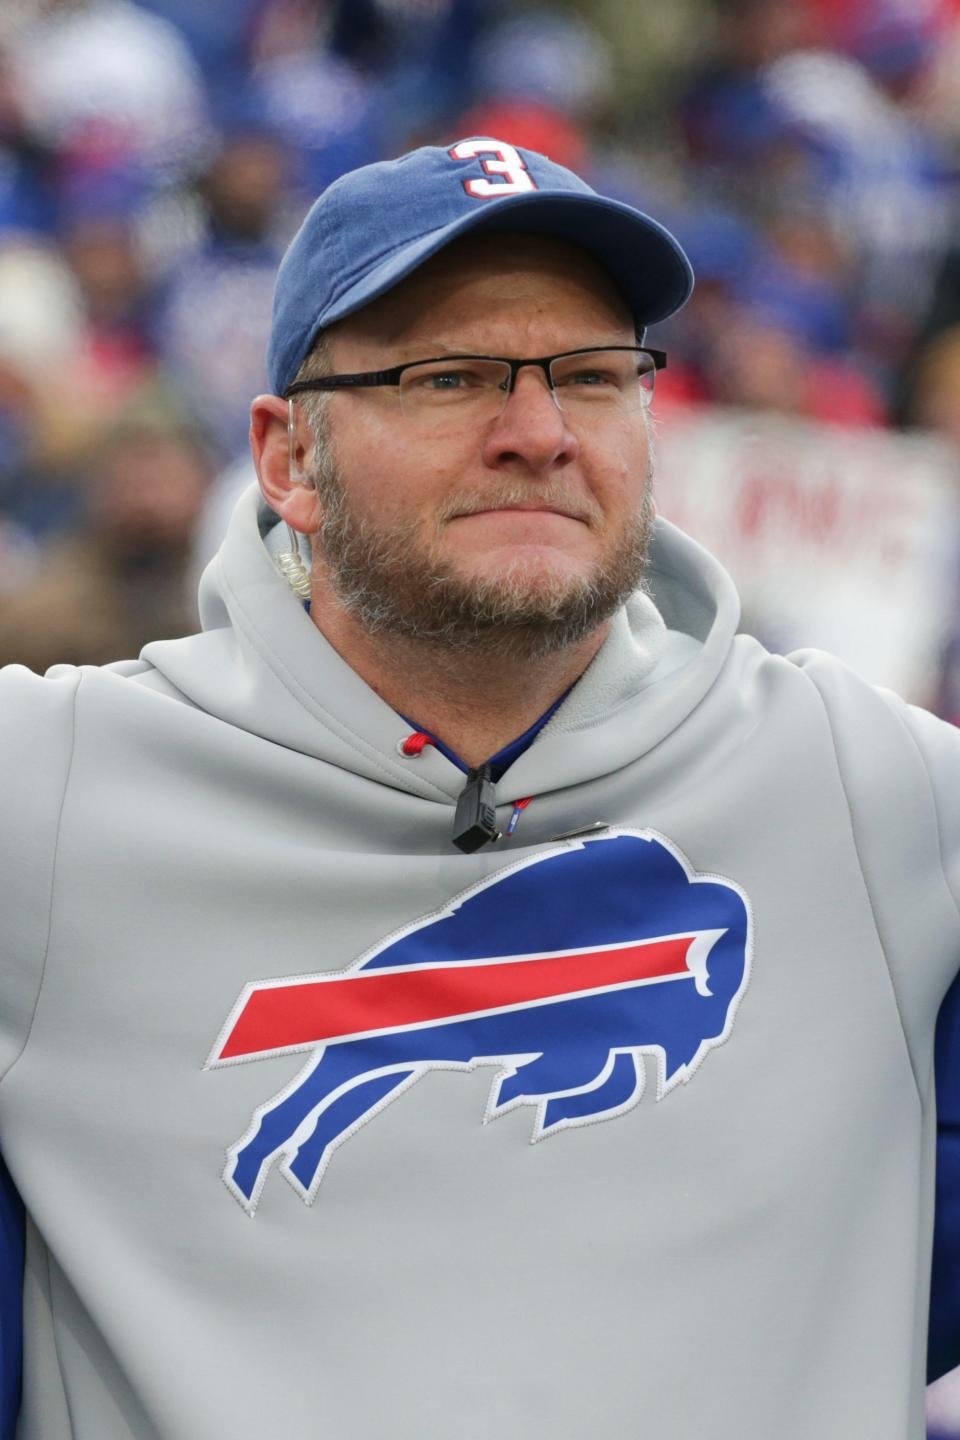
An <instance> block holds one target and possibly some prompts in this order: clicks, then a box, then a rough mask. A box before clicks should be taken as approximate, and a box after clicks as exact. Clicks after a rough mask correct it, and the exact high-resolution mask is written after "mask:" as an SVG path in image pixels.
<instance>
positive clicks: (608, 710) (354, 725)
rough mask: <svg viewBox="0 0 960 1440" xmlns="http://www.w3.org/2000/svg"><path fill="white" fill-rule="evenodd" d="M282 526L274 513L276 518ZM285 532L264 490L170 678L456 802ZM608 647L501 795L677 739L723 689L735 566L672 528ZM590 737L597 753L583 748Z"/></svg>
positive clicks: (457, 781) (447, 779) (239, 519)
mask: <svg viewBox="0 0 960 1440" xmlns="http://www.w3.org/2000/svg"><path fill="white" fill-rule="evenodd" d="M271 518H272V517H271ZM282 533H283V532H282V530H281V529H280V527H279V526H276V524H275V522H274V524H273V526H272V528H271V525H270V519H269V518H264V517H263V512H262V507H261V505H260V497H259V492H258V490H257V488H256V486H252V487H251V488H250V489H249V490H248V491H247V492H245V494H244V495H243V496H242V497H241V499H240V500H239V502H238V504H237V507H236V509H235V511H234V513H233V517H232V519H231V523H230V526H229V528H228V531H227V535H226V538H225V540H224V542H223V545H222V546H221V549H220V551H219V552H218V554H217V555H216V557H215V558H214V559H213V560H212V561H211V563H210V565H209V566H208V567H207V569H206V571H205V572H204V575H203V577H202V580H201V584H200V617H201V623H202V626H203V634H202V635H200V636H192V637H190V638H188V639H186V640H175V641H158V642H155V643H153V644H151V645H148V646H147V647H146V648H145V649H144V651H143V655H142V660H143V661H145V662H148V663H149V664H150V665H151V666H152V667H153V668H154V670H155V672H156V675H157V677H158V678H161V679H162V680H163V681H165V682H166V684H167V685H168V686H169V687H171V688H172V689H173V690H175V691H176V692H177V694H178V696H179V697H181V698H183V699H185V700H187V701H188V702H190V703H191V704H193V705H195V706H197V707H198V708H199V709H201V710H203V711H205V712H206V713H207V714H210V715H213V716H216V717H217V718H219V719H221V720H223V721H226V722H227V723H228V724H230V725H233V726H237V727H239V728H240V729H242V730H244V731H246V732H248V733H251V734H254V735H258V736H261V737H262V738H264V739H266V740H270V741H272V742H274V743H276V744H278V745H283V746H286V747H288V748H290V749H293V750H296V751H299V752H300V753H302V754H305V755H310V756H313V757H315V758H316V759H319V760H324V761H327V762H328V763H330V764H332V765H336V766H338V767H340V768H342V769H345V770H348V771H352V772H354V773H356V774H359V775H363V776H365V777H366V778H368V779H371V780H375V781H378V782H380V783H382V784H385V785H389V786H392V787H394V788H397V789H400V790H403V791H406V792H407V793H410V794H413V795H418V796H420V797H422V798H424V799H433V800H444V801H446V802H447V803H452V802H455V801H456V798H457V796H458V795H459V794H460V792H461V790H462V788H463V773H462V771H460V770H459V769H458V768H457V767H456V766H455V765H454V764H453V763H452V762H451V761H449V760H447V759H446V758H445V757H444V756H443V755H441V754H440V753H439V752H438V751H436V750H435V749H433V748H430V749H428V750H427V751H425V752H424V753H423V754H422V755H420V756H418V757H417V759H416V762H415V763H411V760H410V759H409V758H408V757H406V756H404V755H403V754H402V753H401V752H400V750H399V748H398V747H399V745H400V743H401V742H402V741H403V740H404V739H405V738H406V736H407V735H408V734H409V733H410V731H409V726H408V725H407V724H406V722H405V721H404V720H403V719H402V718H401V717H400V716H399V715H398V714H397V712H396V711H395V710H393V709H392V707H391V706H389V705H388V704H387V703H386V702H385V701H384V700H382V699H381V698H380V697H379V696H378V695H377V694H376V693H375V692H374V691H373V690H372V689H371V688H370V687H369V686H368V685H367V684H366V682H365V681H364V680H362V679H361V678H360V676H359V675H358V674H357V673H356V672H355V671H354V670H353V669H351V667H350V666H349V665H348V664H347V663H346V662H345V661H344V660H343V659H342V658H341V657H340V655H339V654H338V653H337V652H336V651H335V650H334V649H333V647H332V646H331V645H330V644H329V643H328V642H327V641H326V639H325V638H324V637H323V635H322V634H321V633H320V631H319V630H318V629H317V627H316V626H315V625H314V624H313V623H312V621H311V620H310V618H309V616H308V615H307V614H306V612H305V611H304V609H303V606H302V604H301V602H300V601H299V600H298V599H297V598H296V597H295V596H294V595H293V593H292V592H291V591H290V589H289V587H288V586H287V584H286V582H285V580H284V579H283V578H282V576H281V575H280V573H279V571H278V569H277V566H276V563H275V561H274V559H273V555H272V553H271V550H275V549H276V548H277V546H276V540H277V538H278V537H279V536H280V535H282ZM648 584H649V592H650V593H649V594H646V593H638V594H636V595H635V596H633V597H632V599H631V600H630V601H629V602H628V604H627V605H626V606H625V607H624V609H623V610H621V611H620V612H619V613H618V614H617V616H616V617H615V618H614V621H613V624H612V626H611V630H610V634H609V635H608V637H607V639H606V641H605V642H604V645H603V646H602V648H601V650H600V651H599V653H598V654H597V656H596V657H595V658H594V660H593V661H592V663H591V664H590V665H589V666H588V668H587V670H586V671H585V672H584V674H583V675H582V676H581V678H580V680H579V681H578V682H577V683H576V685H575V686H574V687H573V689H572V690H571V692H570V694H569V695H568V696H567V698H566V700H565V701H564V703H563V704H562V705H561V706H560V707H559V709H558V710H557V711H556V713H555V714H554V716H553V717H552V718H551V720H550V722H549V724H548V725H547V726H545V727H544V729H543V731H542V732H541V734H540V735H539V736H538V737H537V739H536V741H535V742H534V744H533V745H532V746H531V747H530V749H529V750H527V751H526V752H525V753H524V754H523V755H521V756H520V758H519V759H518V760H517V761H515V762H514V764H513V765H512V766H511V767H510V769H509V770H508V771H507V772H506V774H505V775H504V776H503V779H502V780H501V781H500V784H499V786H498V795H499V796H500V798H502V799H510V798H513V797H514V796H516V795H527V794H542V793H545V792H546V791H549V790H554V789H557V788H560V787H563V786H567V785H572V784H577V783H580V782H582V781H584V780H589V779H592V778H596V777H598V776H601V775H605V774H608V773H609V772H611V771H614V770H617V769H619V768H621V767H622V766H623V765H624V764H625V763H627V762H628V761H629V760H631V759H637V758H639V756H640V755H642V754H643V753H644V752H645V751H646V750H647V749H650V748H652V747H653V746H654V745H656V744H657V743H658V742H659V741H660V740H661V739H662V738H663V737H664V736H665V735H666V734H668V733H669V732H670V731H672V730H673V729H675V728H676V726H677V725H678V724H679V723H680V721H681V720H682V719H683V718H684V716H685V715H686V714H687V713H688V712H689V711H691V710H692V709H693V708H694V706H696V705H697V704H698V703H699V701H700V700H701V699H702V698H703V695H704V694H705V692H706V691H707V690H708V689H709V687H710V686H711V685H712V684H713V682H714V680H715V678H716V676H717V674H718V672H719V670H720V668H721V666H722V665H723V663H724V660H725V658H726V656H727V654H728V651H729V648H730V644H731V642H732V639H733V636H734V633H735V631H736V626H737V622H738V619H739V603H738V600H737V595H736V591H735V589H734V587H733V584H732V582H731V580H730V579H729V577H728V576H727V574H726V573H725V571H724V570H723V569H722V568H721V566H720V565H718V564H717V562H716V561H715V560H713V559H712V557H711V556H709V555H708V554H707V553H706V551H704V550H702V549H701V548H700V547H699V546H698V545H696V544H695V543H694V542H693V541H692V540H690V539H689V538H688V537H687V536H685V535H683V534H682V533H681V532H680V531H679V530H677V529H675V528H674V527H673V526H672V525H670V524H669V523H667V522H666V521H664V520H658V521H657V524H656V527H655V532H654V538H653V545H652V551H651V563H650V567H649V571H648ZM572 733H577V734H578V735H581V736H582V737H583V738H584V743H583V744H581V745H576V746H571V745H570V743H569V737H570V735H571V734H572Z"/></svg>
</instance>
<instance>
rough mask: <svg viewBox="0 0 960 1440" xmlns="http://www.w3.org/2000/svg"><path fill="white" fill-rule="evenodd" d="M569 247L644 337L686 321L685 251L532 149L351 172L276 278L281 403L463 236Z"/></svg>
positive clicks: (480, 150)
mask: <svg viewBox="0 0 960 1440" xmlns="http://www.w3.org/2000/svg"><path fill="white" fill-rule="evenodd" d="M491 230H511V231H524V232H529V233H533V234H543V235H554V236H558V237H560V238H561V239H564V240H571V241H573V242H574V243H575V244H577V245H580V246H581V247H582V248H583V249H584V250H586V251H588V252H589V253H590V254H591V255H593V256H594V257H595V259H596V260H597V261H598V262H599V263H600V264H601V265H602V266H603V267H604V269H605V270H606V271H607V272H608V273H609V275H610V277H611V279H612V280H613V282H614V284H615V285H616V286H617V288H618V289H619V290H620V293H621V294H622V295H623V298H624V300H625V302H626V304H627V305H628V306H629V307H630V309H631V311H632V313H633V317H634V320H635V322H636V324H637V327H638V329H643V328H644V327H645V326H647V325H652V324H653V323H654V322H655V321H658V320H665V319H666V318H667V316H668V315H672V314H673V313H674V311H676V310H679V309H680V307H681V305H683V304H684V303H685V302H686V301H687V299H688V298H689V296H690V292H691V291H692V289H693V271H692V269H691V267H690V262H689V260H688V259H687V257H686V255H685V254H684V253H683V250H682V249H681V248H680V245H679V243H678V242H677V241H676V240H675V239H674V237H673V236H672V235H671V234H670V232H669V231H668V230H665V229H664V227H663V226H662V225H659V224H658V223H657V221H656V220H651V219H650V217H649V216H647V215H643V214H641V212H640V211H639V210H635V209H634V208H633V207H632V206H631V205H624V204H622V203H621V202H620V201H619V200H609V199H607V198H606V196H603V195H598V194H597V192H596V191H595V190H592V189H591V188H590V186H589V185H588V184H586V182H585V181H583V180H581V179H580V177H579V176H578V175H575V174H574V173H573V171H572V170H567V169H565V168H564V167H563V166H562V165H555V164H554V162H553V161H552V160H548V159H547V158H546V156H544V155H538V154H537V153H536V151H534V150H521V149H518V148H517V147H515V146H513V145H508V144H506V143H505V142H504V141H502V140H493V139H490V138H489V137H480V136H474V137H472V138H470V139H467V140H460V141H458V142H457V143H456V144H454V145H451V146H450V147H449V148H444V147H442V146H433V145H430V146H424V147H423V148H422V149H420V150H412V151H411V152H410V153H409V154H407V155H401V156H400V157H399V159H397V160H384V161H379V162H377V163H376V164H374V165H364V166H363V167H362V168H361V169H359V170H351V171H350V172H349V174H346V175H342V176H341V177H340V179H339V180H335V181H334V182H333V184H332V185H330V186H329V187H328V188H327V189H326V190H324V192H323V194H322V195H321V196H320V197H319V199H318V200H316V201H315V202H314V204H313V205H312V207H311V208H310V210H309V211H308V212H307V215H306V218H305V219H304V221H303V224H302V225H301V226H300V229H299V230H298V231H297V233H296V235H295V236H294V237H293V240H292V241H291V242H290V247H289V249H288V250H287V253H286V255H285V256H284V258H283V260H282V262H281V265H280V270H279V272H278V275H277V285H276V291H275V294H274V302H273V325H272V329H271V333H270V344H269V347H268V349H267V371H268V374H269V377H270V384H271V385H272V386H273V389H274V393H275V394H277V395H282V394H284V392H285V391H286V389H287V386H288V385H290V384H292V383H293V380H294V377H295V376H296V373H297V371H298V369H299V368H300V365H301V364H302V363H303V360H304V359H305V357H306V356H307V354H308V353H309V351H310V348H311V346H312V345H313V342H314V341H315V339H316V338H317V335H318V334H319V333H320V331H321V330H324V329H326V327H327V326H328V325H332V324H333V323H334V321H335V320H342V319H343V318H344V316H346V315H351V314H353V312H354V311H355V310H360V309H362V307H363V306H364V305H368V304H369V303H370V301H371V300H376V299H377V297H378V296H379V295H384V294H386V292H387V291H388V290H391V289H392V288H393V287H394V285H397V284H399V282H400V281H401V280H403V279H404V278H405V277H406V276H407V275H409V274H410V273H411V272H412V271H413V270H416V269H417V267H418V266H419V265H422V264H423V262H424V261H425V260H428V259H429V258H430V256H431V255H435V254H436V253H437V251H438V250H442V249H443V248H444V246H446V245H449V244H450V242H451V241H453V240H457V239H459V238H460V236H461V235H466V234H477V233H481V232H486V231H491Z"/></svg>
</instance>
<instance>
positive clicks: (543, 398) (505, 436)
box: [483, 365, 579, 472]
mask: <svg viewBox="0 0 960 1440" xmlns="http://www.w3.org/2000/svg"><path fill="white" fill-rule="evenodd" d="M578 449H579V442H578V440H577V437H576V435H575V434H574V432H573V430H572V429H571V428H570V424H569V420H568V417H567V416H566V414H565V413H564V411H563V410H561V409H560V407H559V405H558V404H557V400H556V396H555V394H554V392H553V391H552V390H551V388H550V385H549V383H548V381H547V377H546V375H545V374H544V373H543V371H542V370H540V369H538V368H537V367H536V366H535V365H530V366H527V367H526V368H524V369H522V370H520V371H519V372H518V374H517V378H516V380H515V381H514V385H513V389H512V391H511V392H510V394H509V396H508V397H507V403H506V404H505V405H504V407H503V409H502V410H501V412H500V414H499V416H498V417H497V420H496V421H495V423H494V424H493V425H492V426H491V427H490V430H489V431H488V433H487V436H486V439H485V441H484V454H483V458H484V462H485V463H486V464H487V465H489V466H491V467H494V468H496V467H499V466H502V465H504V464H510V463H511V462H516V461H520V462H522V463H523V464H524V465H526V466H528V467H529V468H530V469H531V470H533V471H535V472H539V471H543V470H548V469H553V468H554V467H555V466H556V465H558V464H567V463H569V462H570V461H571V460H573V459H575V458H576V455H577V452H578Z"/></svg>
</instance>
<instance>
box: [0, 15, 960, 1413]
mask: <svg viewBox="0 0 960 1440" xmlns="http://www.w3.org/2000/svg"><path fill="white" fill-rule="evenodd" d="M471 134H481V135H495V136H497V137H500V138H502V139H505V140H508V141H510V142H512V143H514V144H518V145H521V146H529V147H531V148H533V149H536V150H540V151H543V152H545V153H547V154H549V155H550V156H551V157H552V158H553V159H555V160H558V161H560V162H561V163H563V164H566V165H569V166H571V167H572V168H573V169H575V170H577V171H579V172H580V173H582V174H583V175H584V176H585V178H587V179H588V180H589V181H591V183H593V184H594V185H595V186H596V188H598V189H600V190H602V191H604V192H605V193H607V194H611V195H614V196H616V197H618V198H621V199H624V200H626V201H628V202H630V203H632V204H636V205H638V206H639V208H641V209H643V210H646V211H648V212H649V213H652V214H654V215H656V216H657V217H658V218H660V219H662V220H664V221H665V223H667V224H668V225H669V227H670V228H671V229H672V230H673V231H674V233H676V234H677V235H678V236H679V237H680V239H681V241H682V242H683V243H684V245H685V247H686V248H687V250H688V252H689V254H690V256H691V258H692V260H693V264H694V268H695V270H696V271H697V276H698V284H697V290H696V292H695V295H694V298H693V300H692V301H691V303H690V304H689V306H688V307H687V309H686V310H685V311H684V312H683V314H682V315H681V316H680V317H679V318H678V319H677V320H675V321H673V322H671V324H670V328H669V336H668V337H667V339H668V343H669V350H670V365H669V369H668V371H667V372H666V374H665V376H664V377H663V380H662V383H661V384H660V388H659V389H658V399H657V408H658V413H659V414H660V415H661V416H669V415H671V414H672V413H673V412H679V411H681V410H683V409H685V408H688V407H694V406H735V407H740V408H742V409H745V410H750V411H761V412H772V413H774V414H781V415H787V416H794V417H806V418H808V419H810V420H812V421H816V422H819V423H822V424H826V425H838V426H843V427H873V428H878V427H879V428H881V429H883V428H889V429H891V430H899V429H912V428H917V429H921V430H924V431H932V432H934V433H936V434H937V435H939V436H940V437H941V439H942V441H943V443H944V445H945V446H947V447H950V449H951V450H952V451H953V452H954V453H955V454H956V456H957V458H958V463H960V212H958V206H957V176H958V158H960V0H671V4H670V5H669V6H665V5H650V6H641V5H631V4H623V3H621V0H593V3H586V0H580V3H573V0H571V3H568V4H560V3H556V0H554V3H550V4H540V5H526V4H521V3H518V0H509V3H507V0H203V3H202V4H197V3H191V0H140V3H137V4H134V3H133V0H4V4H3V7H2V10H0V664H5V663H8V662H11V661H19V662H22V663H26V664H28V665H30V666H32V667H33V668H35V669H41V670H42V669H44V668H46V667H47V666H49V665H51V664H53V663H55V662H57V661H71V662H77V663H80V662H92V663H101V662H106V661H110V660H113V659H116V658H118V657H120V656H129V655H132V654H136V653H137V652H138V650H139V649H140V647H141V646H142V645H143V644H144V643H145V642H146V641H148V640H150V639H152V638H155V637H159V636H174V635H177V634H183V633H187V632H188V631H190V630H191V629H193V628H194V626H195V618H194V617H195V611H194V601H193V592H194V588H195V583H196V578H197V574H198V571H199V569H200V568H201V566H202V565H203V563H204V562H205V561H206V559H207V558H209V555H210V554H211V553H212V551H213V549H214V548H215V546H216V543H217V539H218V537H219V535H220V533H221V531H222V527H223V520H224V515H225V512H226V509H227V507H228V506H229V504H230V503H231V502H232V499H233V497H234V496H235V495H236V494H237V493H238V490H239V489H240V488H242V487H243V485H244V484H245V483H246V482H247V480H248V479H249V478H250V474H251V472H250V468H249V461H248V460H247V459H246V458H245V457H246V430H247V415H248V405H249V400H250V397H251V396H252V395H253V394H255V393H257V392H258V391H259V390H262V389H264V388H266V377H265V371H264V359H263V343H264V336H265V335H266V333H267V329H268V323H269V311H270V302H271V294H272V286H273V278H274V273H275V268H276V264H277V261H278V258H279V256H280V254H281V253H282V251H283V249H284V247H285V244H286V242H287V241H288V239H289V238H290V236H291V234H292V233H293V231H294V229H295V228H296V226H297V224H298V222H299V219H300V217H301V216H302V214H303V213H304V211H305V209H306V207H307V206H308V204H309V203H310V201H311V200H312V198H313V197H314V196H315V195H316V194H317V193H318V192H319V191H320V190H322V189H323V188H324V187H325V186H326V185H327V184H329V183H330V182H331V181H332V180H333V179H335V178H336V177H337V176H338V175H339V174H341V173H343V172H344V171H345V170H348V169H351V168H353V167H354V166H357V165H360V164H363V163H365V162H368V161H372V160H376V159H379V158H382V157H385V156H387V155H391V154H397V153H400V152H401V151H403V150H405V149H408V148H410V147H411V146H412V145H415V144H419V143H442V142H445V141H450V140H453V139H455V138H458V137H459V136H462V135H471ZM661 338H663V337H661ZM651 342H652V343H654V344H656V343H658V341H657V337H655V336H651ZM956 551H957V595H958V598H960V536H958V537H957V545H956ZM957 608H958V611H960V607H957ZM933 703H934V706H935V708H937V709H938V710H939V712H940V713H941V714H942V715H944V716H945V717H947V718H950V719H955V720H956V721H958V723H960V622H958V623H957V626H956V630H955V632H954V633H948V634H947V635H945V637H944V644H943V656H942V666H941V675H940V683H939V687H938V694H937V695H936V696H935V697H933ZM944 1394H946V1391H945V1392H944ZM955 1413H956V1414H958V1415H960V1405H955ZM937 1415H938V1416H939V1417H940V1418H939V1420H938V1423H942V1424H944V1425H947V1424H949V1402H948V1401H947V1400H942V1401H941V1402H939V1409H938V1410H937ZM955 1423H956V1425H957V1431H956V1433H958V1434H960V1419H957V1420H956V1422H955ZM944 1433H946V1432H944Z"/></svg>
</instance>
